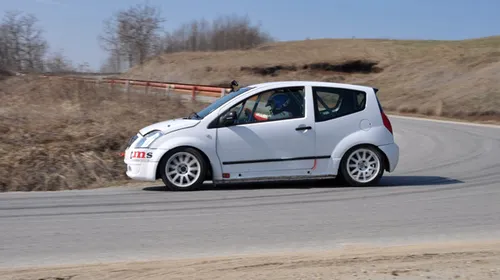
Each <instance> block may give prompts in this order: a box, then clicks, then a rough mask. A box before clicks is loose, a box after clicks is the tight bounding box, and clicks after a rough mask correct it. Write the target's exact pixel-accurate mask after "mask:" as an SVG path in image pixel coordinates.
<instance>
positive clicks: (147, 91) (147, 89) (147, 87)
mask: <svg viewBox="0 0 500 280" xmlns="http://www.w3.org/2000/svg"><path fill="white" fill-rule="evenodd" d="M148 93H149V82H146V94H148Z"/></svg>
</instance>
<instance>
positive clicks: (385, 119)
mask: <svg viewBox="0 0 500 280" xmlns="http://www.w3.org/2000/svg"><path fill="white" fill-rule="evenodd" d="M374 91H375V94H376V93H377V92H378V89H374ZM376 99H377V103H378V108H379V110H380V115H382V121H383V122H384V126H385V128H387V130H389V132H390V133H391V134H393V132H392V124H391V121H390V120H389V118H388V117H387V115H386V114H385V113H384V109H382V104H380V100H378V97H376Z"/></svg>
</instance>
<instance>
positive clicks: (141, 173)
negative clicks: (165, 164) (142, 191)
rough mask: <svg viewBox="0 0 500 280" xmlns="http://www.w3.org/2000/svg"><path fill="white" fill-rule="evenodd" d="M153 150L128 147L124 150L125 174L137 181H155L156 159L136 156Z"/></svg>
mask: <svg viewBox="0 0 500 280" xmlns="http://www.w3.org/2000/svg"><path fill="white" fill-rule="evenodd" d="M150 152H153V150H149V149H130V150H126V151H125V160H124V162H125V164H126V165H127V172H126V174H127V176H128V177H129V178H130V179H133V180H138V181H150V182H152V181H156V169H157V167H158V161H156V160H152V159H148V158H147V156H145V157H144V158H141V157H137V155H139V156H140V155H144V154H146V155H147V154H148V153H150Z"/></svg>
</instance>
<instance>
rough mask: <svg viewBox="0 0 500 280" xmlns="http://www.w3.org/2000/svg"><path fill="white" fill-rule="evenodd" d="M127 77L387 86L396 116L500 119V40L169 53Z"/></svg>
mask: <svg viewBox="0 0 500 280" xmlns="http://www.w3.org/2000/svg"><path fill="white" fill-rule="evenodd" d="M123 76H125V77H129V78H135V79H150V80H161V81H172V82H187V83H198V84H215V85H221V84H223V85H225V86H227V85H228V83H229V81H231V80H232V79H237V80H238V81H239V82H240V84H243V85H246V84H251V83H256V82H263V81H275V80H297V79H307V80H321V81H334V82H345V83H355V84H365V85H370V86H375V87H378V88H380V90H381V91H380V95H379V96H380V98H381V101H382V103H383V104H384V107H385V108H387V109H388V110H390V111H393V112H394V111H398V112H407V113H420V114H426V115H438V116H448V117H459V118H471V117H473V118H483V119H484V118H491V119H497V120H498V119H500V109H499V108H500V36H499V37H489V38H481V39H473V40H464V41H407V40H368V39H321V40H305V41H293V42H280V43H273V44H268V45H262V46H260V47H258V48H255V49H251V50H246V51H224V52H196V53H194V52H191V53H188V52H184V53H175V54H166V55H162V56H159V57H156V58H154V59H151V60H150V61H148V62H147V63H146V64H145V65H143V66H139V67H135V68H133V69H131V70H130V71H129V72H128V73H126V74H124V75H123Z"/></svg>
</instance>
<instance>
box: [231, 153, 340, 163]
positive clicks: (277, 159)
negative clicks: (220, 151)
mask: <svg viewBox="0 0 500 280" xmlns="http://www.w3.org/2000/svg"><path fill="white" fill-rule="evenodd" d="M328 158H330V156H329V155H327V156H312V157H293V158H271V159H256V160H241V161H224V162H222V164H223V165H233V164H252V163H264V162H284V161H297V160H315V159H328Z"/></svg>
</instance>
